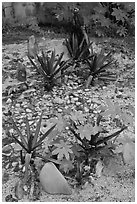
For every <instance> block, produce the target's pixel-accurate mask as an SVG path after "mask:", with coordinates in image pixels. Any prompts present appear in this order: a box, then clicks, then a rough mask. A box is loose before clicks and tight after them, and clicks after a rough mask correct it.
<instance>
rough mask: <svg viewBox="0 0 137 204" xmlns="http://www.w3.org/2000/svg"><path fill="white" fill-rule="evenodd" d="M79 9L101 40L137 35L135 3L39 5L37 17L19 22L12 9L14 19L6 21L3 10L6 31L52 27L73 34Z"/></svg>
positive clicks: (37, 30)
mask: <svg viewBox="0 0 137 204" xmlns="http://www.w3.org/2000/svg"><path fill="white" fill-rule="evenodd" d="M74 7H78V8H79V9H80V11H81V13H82V15H83V16H84V21H85V24H86V26H87V28H88V31H89V32H90V33H91V34H92V35H93V33H94V34H95V35H97V36H99V37H102V36H111V37H114V36H120V37H124V36H127V35H128V34H130V35H133V34H134V33H135V32H134V30H135V3H134V2H101V3H99V2H44V3H42V4H41V3H38V2H36V3H35V16H36V18H35V17H32V16H28V17H26V18H21V19H19V20H18V18H16V16H15V15H14V14H15V12H14V8H12V10H13V11H12V12H13V14H12V18H10V19H6V18H5V15H4V7H3V18H2V20H3V31H4V30H7V28H6V27H7V25H10V26H11V27H12V26H14V27H17V26H23V27H26V26H27V27H28V28H29V29H32V30H33V31H36V32H41V29H40V27H39V26H41V25H42V26H43V25H44V26H50V27H52V28H53V27H54V30H56V28H60V29H62V28H63V29H64V28H65V30H66V31H67V32H69V31H70V29H72V28H71V26H72V25H71V21H72V9H73V8H74Z"/></svg>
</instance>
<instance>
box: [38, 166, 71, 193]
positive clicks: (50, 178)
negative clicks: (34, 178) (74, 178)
mask: <svg viewBox="0 0 137 204" xmlns="http://www.w3.org/2000/svg"><path fill="white" fill-rule="evenodd" d="M39 178H40V183H41V185H42V187H43V190H44V191H46V192H47V193H50V194H64V195H70V194H71V189H70V187H69V185H68V183H67V181H66V179H65V178H64V176H63V175H62V174H61V173H60V171H59V170H58V169H57V168H56V166H55V165H54V164H53V163H52V162H48V163H46V164H45V165H44V167H43V168H42V169H41V172H40V177H39Z"/></svg>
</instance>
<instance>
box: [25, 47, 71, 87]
mask: <svg viewBox="0 0 137 204" xmlns="http://www.w3.org/2000/svg"><path fill="white" fill-rule="evenodd" d="M63 55H64V53H61V54H60V56H59V57H58V59H56V54H55V50H54V51H52V53H51V56H48V54H45V53H44V52H43V51H42V56H39V55H36V59H37V60H38V62H39V64H40V66H37V65H36V64H35V63H34V61H33V60H32V58H31V57H30V56H28V58H29V60H30V62H31V63H32V65H33V66H34V67H35V68H36V69H37V70H38V72H39V73H40V74H41V75H42V76H43V77H44V83H45V88H46V89H47V90H48V91H50V90H51V89H52V88H53V86H54V85H56V84H57V83H58V79H60V78H62V77H63V75H64V73H65V70H66V69H67V68H68V67H69V60H67V61H65V62H64V61H62V57H63Z"/></svg>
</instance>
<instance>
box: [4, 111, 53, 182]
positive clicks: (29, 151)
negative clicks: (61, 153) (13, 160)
mask: <svg viewBox="0 0 137 204" xmlns="http://www.w3.org/2000/svg"><path fill="white" fill-rule="evenodd" d="M42 114H43V112H42V113H41V116H40V119H39V121H38V124H37V127H36V131H35V134H34V135H33V134H32V132H31V130H30V125H29V121H28V117H27V116H26V118H25V123H26V136H24V135H23V134H22V133H21V131H20V130H19V128H18V127H17V125H16V123H15V121H14V120H13V118H12V117H11V118H10V119H11V123H12V126H13V128H14V129H15V130H16V132H17V134H18V135H19V137H20V139H18V138H17V137H16V136H14V135H13V134H10V133H9V132H8V136H10V137H12V138H13V139H14V141H15V142H16V143H18V144H19V145H20V146H21V147H22V149H23V150H24V152H25V153H24V156H23V152H22V150H20V157H21V162H22V164H25V177H24V184H25V182H26V181H27V177H28V167H29V165H30V163H31V161H33V160H34V159H35V158H36V157H40V158H42V156H41V155H40V154H39V153H37V152H36V149H37V148H38V147H40V146H41V145H42V142H43V141H44V139H45V138H46V137H48V136H49V134H50V133H51V132H52V130H53V129H54V128H55V126H56V124H54V125H52V126H51V127H49V128H48V129H47V131H46V132H45V133H44V134H43V135H42V136H41V137H40V138H39V139H38V137H39V133H40V128H41V121H42ZM47 160H48V158H47Z"/></svg>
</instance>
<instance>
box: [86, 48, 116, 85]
mask: <svg viewBox="0 0 137 204" xmlns="http://www.w3.org/2000/svg"><path fill="white" fill-rule="evenodd" d="M86 62H87V65H88V68H87V69H89V77H88V79H87V82H86V87H88V86H89V85H90V84H91V83H92V82H93V81H94V79H95V78H98V79H100V80H110V81H115V80H116V77H115V75H114V74H113V73H111V72H110V70H109V69H110V65H111V64H112V63H113V59H112V58H111V52H109V53H108V54H107V55H105V53H104V51H103V50H101V52H100V53H99V54H94V55H93V56H92V58H91V59H86Z"/></svg>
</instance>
